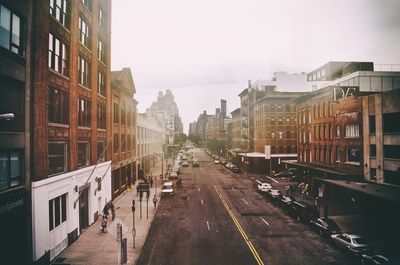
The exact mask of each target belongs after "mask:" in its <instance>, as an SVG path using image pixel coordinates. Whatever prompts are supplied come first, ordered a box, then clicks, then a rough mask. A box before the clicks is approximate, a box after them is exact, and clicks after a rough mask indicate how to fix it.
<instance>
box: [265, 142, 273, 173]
mask: <svg viewBox="0 0 400 265" xmlns="http://www.w3.org/2000/svg"><path fill="white" fill-rule="evenodd" d="M264 148H265V149H264V153H265V159H269V176H270V177H271V178H272V162H271V160H272V158H271V146H270V145H266V146H265V147H264Z"/></svg>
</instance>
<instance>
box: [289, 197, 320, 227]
mask: <svg viewBox="0 0 400 265" xmlns="http://www.w3.org/2000/svg"><path fill="white" fill-rule="evenodd" d="M288 213H289V215H290V216H292V217H294V218H295V219H296V220H297V221H299V222H304V223H307V222H309V221H310V220H311V219H315V218H317V217H318V216H319V212H318V209H317V208H316V207H315V206H313V205H310V204H308V203H306V202H300V201H293V202H292V203H291V204H290V205H289V207H288Z"/></svg>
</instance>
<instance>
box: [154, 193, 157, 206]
mask: <svg viewBox="0 0 400 265" xmlns="http://www.w3.org/2000/svg"><path fill="white" fill-rule="evenodd" d="M153 204H154V209H156V208H157V197H156V195H155V194H154V197H153Z"/></svg>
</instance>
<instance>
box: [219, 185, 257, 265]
mask: <svg viewBox="0 0 400 265" xmlns="http://www.w3.org/2000/svg"><path fill="white" fill-rule="evenodd" d="M214 189H215V192H216V193H217V194H218V197H219V198H220V200H221V202H222V204H223V205H224V207H225V209H226V210H227V211H228V213H229V216H230V217H231V219H232V221H233V223H234V224H235V226H236V228H237V229H238V230H239V232H240V234H241V235H242V237H243V239H244V242H246V244H247V246H248V247H249V249H250V251H251V253H253V256H254V258H255V260H256V261H257V263H258V264H259V265H264V262H263V261H262V259H261V258H260V256H259V255H258V252H257V250H256V249H255V248H254V246H253V244H252V243H251V241H250V240H249V237H248V236H247V235H246V232H244V230H243V228H242V226H241V225H240V223H239V221H238V220H237V219H236V217H235V215H234V214H233V212H232V210H231V209H230V208H229V206H228V204H227V202H226V201H225V199H224V198H223V197H222V194H221V193H220V192H219V190H218V188H217V187H216V186H214Z"/></svg>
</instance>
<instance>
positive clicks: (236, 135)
mask: <svg viewBox="0 0 400 265" xmlns="http://www.w3.org/2000/svg"><path fill="white" fill-rule="evenodd" d="M231 115H232V149H239V148H240V142H241V137H240V108H237V109H235V110H234V111H232V112H231Z"/></svg>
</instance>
